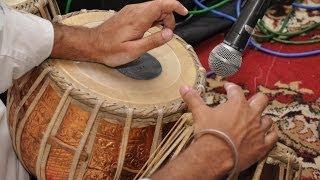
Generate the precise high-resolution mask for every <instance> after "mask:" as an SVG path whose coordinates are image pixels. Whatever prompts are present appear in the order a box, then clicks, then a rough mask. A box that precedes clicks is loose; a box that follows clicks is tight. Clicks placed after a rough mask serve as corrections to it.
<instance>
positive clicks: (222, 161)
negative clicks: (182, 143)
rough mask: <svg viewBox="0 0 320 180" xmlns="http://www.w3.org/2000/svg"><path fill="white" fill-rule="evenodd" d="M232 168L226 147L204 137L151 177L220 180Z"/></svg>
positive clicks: (210, 138) (220, 142)
mask: <svg viewBox="0 0 320 180" xmlns="http://www.w3.org/2000/svg"><path fill="white" fill-rule="evenodd" d="M232 166H233V159H232V154H231V151H230V149H229V147H228V145H227V144H226V143H225V142H224V141H222V140H220V139H218V138H216V137H213V136H210V135H205V136H203V137H201V138H199V139H198V140H197V141H196V142H194V143H193V144H191V145H190V146H189V147H188V148H187V149H186V150H185V152H183V153H182V154H181V155H180V156H178V157H177V158H176V159H174V160H173V161H171V162H170V163H169V164H167V165H166V166H165V167H163V168H162V169H161V170H159V171H158V172H156V173H155V174H154V175H153V176H152V180H157V179H175V180H177V179H184V180H186V179H201V180H203V179H210V180H212V179H221V178H222V177H223V176H224V175H226V174H227V173H228V172H229V171H230V170H231V169H232Z"/></svg>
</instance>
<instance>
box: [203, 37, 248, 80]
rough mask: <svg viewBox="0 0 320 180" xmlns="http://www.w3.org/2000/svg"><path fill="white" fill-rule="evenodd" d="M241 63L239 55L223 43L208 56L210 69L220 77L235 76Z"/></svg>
mask: <svg viewBox="0 0 320 180" xmlns="http://www.w3.org/2000/svg"><path fill="white" fill-rule="evenodd" d="M241 62H242V56H241V53H240V52H239V51H237V50H236V49H234V48H232V47H230V46H228V45H227V44H225V43H221V44H219V45H218V46H216V47H215V48H214V49H213V50H212V51H211V53H210V55H209V66H210V69H211V70H213V71H214V73H215V74H216V75H219V76H222V77H227V76H231V75H233V74H235V73H236V72H237V71H238V70H239V68H240V66H241Z"/></svg>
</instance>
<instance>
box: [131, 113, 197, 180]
mask: <svg viewBox="0 0 320 180" xmlns="http://www.w3.org/2000/svg"><path fill="white" fill-rule="evenodd" d="M189 115H190V114H185V115H183V116H182V117H181V118H180V119H179V120H178V121H177V122H176V123H175V125H174V126H173V127H172V128H171V130H170V131H169V132H168V134H167V136H166V137H165V138H164V139H163V140H162V141H161V143H160V144H159V145H158V147H157V148H156V150H155V151H154V152H153V153H152V154H151V155H150V157H149V159H148V160H147V162H146V163H145V164H144V166H143V167H142V168H141V169H140V171H139V173H138V174H137V175H136V176H135V178H134V179H138V178H139V177H148V176H150V175H151V174H152V172H154V171H155V170H157V167H159V166H160V165H161V164H162V162H163V160H164V159H165V158H166V157H167V156H168V155H170V153H171V152H173V151H174V149H175V147H177V146H178V145H179V143H180V142H181V140H182V139H184V137H185V136H184V135H185V134H187V133H188V131H191V132H193V128H192V127H191V128H190V126H186V124H187V123H186V122H187V121H188V120H189V118H190V117H191V115H190V116H189ZM163 156H165V157H163Z"/></svg>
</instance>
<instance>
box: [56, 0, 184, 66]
mask: <svg viewBox="0 0 320 180" xmlns="http://www.w3.org/2000/svg"><path fill="white" fill-rule="evenodd" d="M173 12H176V13H178V14H181V15H186V14H187V13H188V10H187V9H186V8H185V7H184V6H183V5H182V4H180V3H179V2H178V1H176V0H154V1H150V2H145V3H141V4H132V5H127V6H125V7H124V8H123V9H122V10H120V11H119V12H117V13H116V14H115V15H114V16H113V17H111V18H110V19H108V20H107V21H105V22H104V23H103V24H101V25H99V26H98V27H95V28H86V27H71V26H66V25H60V24H56V25H54V31H55V32H54V46H53V50H52V53H51V56H52V57H53V58H63V59H71V60H79V61H93V62H98V63H102V64H105V65H107V66H111V67H115V66H119V65H122V64H126V63H128V62H130V61H132V60H134V59H136V58H138V57H139V56H141V55H142V54H143V53H145V52H147V51H149V50H151V49H153V48H156V47H159V46H161V45H163V44H165V43H166V42H168V41H170V40H171V39H172V37H173V32H172V30H173V29H174V26H175V20H174V16H173ZM157 24H163V26H164V28H163V29H162V31H160V32H157V33H154V34H152V35H150V36H147V37H143V35H144V34H145V32H146V31H147V30H148V29H150V28H151V27H152V26H154V25H157Z"/></svg>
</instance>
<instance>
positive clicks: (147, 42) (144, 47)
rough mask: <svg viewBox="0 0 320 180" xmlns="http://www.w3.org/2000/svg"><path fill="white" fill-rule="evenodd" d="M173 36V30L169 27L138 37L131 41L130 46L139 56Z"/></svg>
mask: <svg viewBox="0 0 320 180" xmlns="http://www.w3.org/2000/svg"><path fill="white" fill-rule="evenodd" d="M172 37H173V32H172V30H171V29H169V28H165V29H163V30H161V31H159V32H156V33H153V34H151V35H149V36H147V37H144V38H142V39H138V40H135V41H130V42H128V43H130V47H131V49H132V50H133V52H134V53H135V56H136V57H139V56H140V55H141V54H143V53H145V52H147V51H149V50H151V49H154V48H156V47H159V46H161V45H163V44H165V43H166V42H168V41H170V40H171V39H172Z"/></svg>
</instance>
